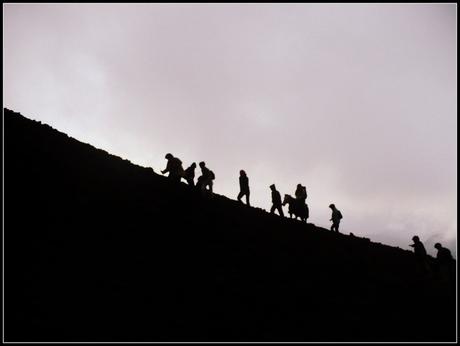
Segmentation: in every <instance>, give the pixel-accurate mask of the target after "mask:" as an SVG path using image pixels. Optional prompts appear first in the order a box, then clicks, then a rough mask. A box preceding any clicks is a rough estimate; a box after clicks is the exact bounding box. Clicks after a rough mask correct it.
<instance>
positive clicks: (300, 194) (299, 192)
mask: <svg viewBox="0 0 460 346" xmlns="http://www.w3.org/2000/svg"><path fill="white" fill-rule="evenodd" d="M295 198H296V202H297V208H299V209H303V212H304V213H305V214H308V211H307V209H308V207H307V204H306V200H307V188H306V187H305V186H302V184H297V188H296V190H295Z"/></svg>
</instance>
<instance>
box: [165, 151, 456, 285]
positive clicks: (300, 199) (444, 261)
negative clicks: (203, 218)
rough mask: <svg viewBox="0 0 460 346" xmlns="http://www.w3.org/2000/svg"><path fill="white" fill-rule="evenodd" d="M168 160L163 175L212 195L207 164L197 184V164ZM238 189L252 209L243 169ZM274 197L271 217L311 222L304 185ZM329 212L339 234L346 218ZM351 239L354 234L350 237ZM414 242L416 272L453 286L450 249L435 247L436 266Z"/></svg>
mask: <svg viewBox="0 0 460 346" xmlns="http://www.w3.org/2000/svg"><path fill="white" fill-rule="evenodd" d="M165 159H166V160H167V161H168V162H167V165H166V168H165V169H164V170H162V171H161V173H162V174H165V173H169V175H168V177H169V178H170V179H171V180H172V181H174V182H180V181H181V178H183V179H185V180H186V182H187V183H188V184H189V185H190V186H192V187H195V188H197V189H198V190H199V191H201V192H202V193H212V192H213V181H214V180H215V178H216V176H215V174H214V172H213V171H212V170H210V169H209V168H208V167H206V164H205V162H204V161H201V162H200V163H199V166H200V168H201V175H200V176H199V177H198V179H197V182H196V184H195V182H194V179H195V168H196V163H195V162H193V163H192V164H191V165H190V166H189V167H188V168H187V169H186V170H184V169H183V167H182V161H181V160H180V159H179V158H177V157H174V156H173V155H172V154H170V153H168V154H166V156H165ZM239 186H240V192H239V193H238V196H237V200H238V201H239V202H241V203H243V202H242V200H241V199H242V198H243V197H246V205H247V206H251V204H250V202H249V196H250V189H249V178H248V176H247V174H246V171H244V170H243V169H242V170H240V176H239ZM270 190H271V195H272V206H271V208H270V214H274V213H275V211H277V212H278V214H279V215H280V216H281V217H284V212H283V206H285V205H286V204H287V205H288V213H289V218H292V217H293V216H294V218H295V219H296V220H297V218H299V219H300V220H301V221H302V222H307V219H308V218H309V216H310V215H309V214H310V213H309V208H308V204H307V203H306V200H307V196H308V195H307V188H306V187H305V186H303V185H302V184H300V183H299V184H297V187H296V190H295V193H294V195H295V197H292V196H291V195H289V194H285V195H284V199H283V200H282V199H281V194H280V192H279V191H278V190H277V189H276V186H275V184H272V185H270ZM329 208H330V209H331V210H332V214H331V218H330V220H329V221H332V225H331V228H330V230H331V232H336V233H340V232H339V226H340V221H341V220H342V218H343V215H342V213H341V211H340V210H338V209H337V207H336V206H335V204H334V203H331V204H330V205H329ZM350 235H352V233H351V234H350ZM412 240H413V241H414V243H413V244H410V246H411V247H413V248H414V255H415V263H416V271H418V272H419V273H420V274H421V275H434V276H436V277H437V278H439V279H441V280H444V281H446V282H451V281H452V280H454V279H455V273H453V272H452V270H453V265H452V263H453V262H454V259H453V257H452V254H451V252H450V250H449V249H447V248H445V247H443V246H442V245H441V244H440V243H436V244H435V245H434V247H435V248H436V249H437V250H438V253H437V256H436V259H435V262H434V264H431V263H430V262H429V257H428V255H427V252H426V250H425V246H424V245H423V243H422V242H421V241H420V238H419V237H418V236H414V237H412Z"/></svg>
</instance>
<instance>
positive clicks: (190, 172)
mask: <svg viewBox="0 0 460 346" xmlns="http://www.w3.org/2000/svg"><path fill="white" fill-rule="evenodd" d="M195 168H196V163H195V162H194V163H192V164H191V165H190V167H188V168H187V169H186V170H185V171H184V179H185V180H187V183H188V184H189V185H190V186H195V182H194V179H195Z"/></svg>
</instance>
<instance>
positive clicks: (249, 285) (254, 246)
mask: <svg viewBox="0 0 460 346" xmlns="http://www.w3.org/2000/svg"><path fill="white" fill-rule="evenodd" d="M4 125H5V129H4V136H5V141H4V145H5V148H4V164H5V166H4V189H5V191H4V202H5V203H4V212H5V218H4V241H5V243H4V251H5V257H4V259H5V267H4V268H5V271H4V275H5V286H4V288H5V292H4V293H5V296H4V298H5V300H4V302H5V316H4V317H5V334H4V335H5V341H456V294H455V287H453V286H446V285H445V284H442V283H441V282H439V280H433V279H429V278H423V277H420V276H419V275H417V273H416V272H415V270H414V268H415V263H414V258H413V256H412V253H411V252H409V251H405V250H402V249H399V248H394V247H390V246H385V245H382V244H376V243H372V242H370V241H369V240H368V239H362V238H357V237H354V238H352V237H350V236H347V235H341V234H339V235H338V234H334V233H331V232H329V231H327V230H325V229H322V228H316V227H315V226H314V225H308V226H307V225H305V224H302V223H300V222H298V221H292V220H288V219H281V218H280V217H279V216H275V215H270V214H268V213H266V212H265V211H263V210H261V209H257V208H249V207H246V206H244V205H242V204H239V203H238V202H236V201H233V200H230V199H228V198H226V197H223V196H219V195H213V196H204V197H203V196H201V195H200V194H198V193H196V192H195V191H194V190H193V189H192V188H190V187H189V186H187V185H185V183H182V184H179V185H173V184H170V183H169V181H168V180H167V178H165V177H162V176H159V175H157V174H155V173H154V172H153V170H152V169H148V168H143V167H139V166H136V165H134V164H131V163H130V162H129V161H127V160H123V159H121V158H119V157H116V156H113V155H110V154H108V153H107V152H105V151H102V150H98V149H96V148H94V147H92V146H90V145H88V144H83V143H81V142H78V141H77V140H75V139H72V138H70V137H68V136H67V135H65V134H63V133H60V132H58V131H56V130H54V129H52V128H51V127H49V126H47V125H43V124H41V123H39V122H36V121H32V120H29V119H26V118H24V117H22V116H21V115H20V114H18V113H14V112H12V111H9V110H6V109H5V110H4ZM267 198H269V196H268V195H267ZM410 236H412V234H411V235H408V240H409V237H410Z"/></svg>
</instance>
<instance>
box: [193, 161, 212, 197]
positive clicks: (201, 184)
mask: <svg viewBox="0 0 460 346" xmlns="http://www.w3.org/2000/svg"><path fill="white" fill-rule="evenodd" d="M199 165H200V168H201V176H199V177H198V181H197V183H196V186H197V187H198V188H199V189H200V190H201V191H205V190H208V191H209V192H212V185H213V180H214V179H215V178H216V176H215V175H214V172H213V171H211V170H210V169H209V168H208V167H206V164H205V163H204V162H203V161H201V162H200V164H199ZM206 188H208V189H206Z"/></svg>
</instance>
